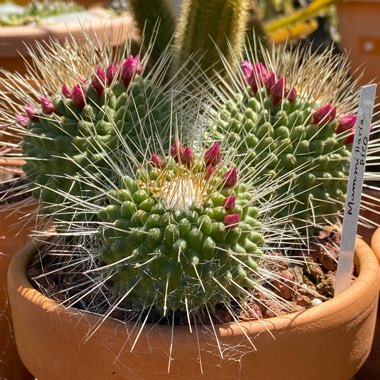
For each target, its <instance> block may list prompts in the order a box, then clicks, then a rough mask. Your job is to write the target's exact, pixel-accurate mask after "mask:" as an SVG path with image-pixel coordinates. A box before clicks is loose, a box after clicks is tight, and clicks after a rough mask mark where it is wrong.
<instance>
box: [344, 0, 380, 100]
mask: <svg viewBox="0 0 380 380" xmlns="http://www.w3.org/2000/svg"><path fill="white" fill-rule="evenodd" d="M337 15H338V31H339V34H340V37H341V41H340V44H341V46H342V47H343V48H344V49H345V50H347V53H348V56H349V59H350V61H351V63H352V74H353V76H354V77H356V78H358V77H359V75H360V73H361V71H362V70H363V69H365V71H364V75H363V76H362V77H361V78H360V83H361V84H362V85H365V84H368V83H369V82H370V81H372V80H375V82H377V83H380V72H379V66H380V30H379V28H378V26H379V19H380V2H379V1H371V0H345V1H341V2H340V3H339V4H338V5H337ZM358 69H359V71H356V70H358ZM377 95H378V96H379V95H380V88H379V87H378V89H377Z"/></svg>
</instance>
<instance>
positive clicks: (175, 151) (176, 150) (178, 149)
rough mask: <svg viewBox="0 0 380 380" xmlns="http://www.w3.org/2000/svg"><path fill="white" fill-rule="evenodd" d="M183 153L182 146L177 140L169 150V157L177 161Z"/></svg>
mask: <svg viewBox="0 0 380 380" xmlns="http://www.w3.org/2000/svg"><path fill="white" fill-rule="evenodd" d="M183 151H184V147H183V145H182V144H181V143H180V142H179V141H178V140H176V142H175V143H174V144H173V145H172V147H171V148H170V155H171V156H172V157H173V158H174V159H175V160H176V161H178V159H179V158H181V157H182V155H183Z"/></svg>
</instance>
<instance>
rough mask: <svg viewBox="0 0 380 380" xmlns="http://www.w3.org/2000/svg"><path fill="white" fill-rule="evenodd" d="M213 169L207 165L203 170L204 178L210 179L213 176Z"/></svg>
mask: <svg viewBox="0 0 380 380" xmlns="http://www.w3.org/2000/svg"><path fill="white" fill-rule="evenodd" d="M214 171H215V169H214V167H213V166H212V165H209V166H207V167H206V169H205V178H206V179H207V178H210V177H211V176H212V175H213V174H214Z"/></svg>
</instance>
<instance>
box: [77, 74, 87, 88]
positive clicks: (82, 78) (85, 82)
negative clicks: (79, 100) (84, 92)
mask: <svg viewBox="0 0 380 380" xmlns="http://www.w3.org/2000/svg"><path fill="white" fill-rule="evenodd" d="M78 80H79V83H80V84H82V85H84V86H85V85H86V84H87V83H88V80H87V79H86V78H85V77H82V75H79V76H78Z"/></svg>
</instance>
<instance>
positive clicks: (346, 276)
mask: <svg viewBox="0 0 380 380" xmlns="http://www.w3.org/2000/svg"><path fill="white" fill-rule="evenodd" d="M375 93H376V84H372V85H369V86H364V87H362V88H361V90H360V99H359V109H358V114H357V120H356V125H355V136H354V142H353V144H352V155H351V162H350V174H349V177H348V186H347V197H346V205H345V207H344V216H343V228H342V241H341V243H340V251H339V260H338V268H337V271H336V281H335V293H334V296H337V295H339V294H340V293H342V292H343V291H345V290H346V289H347V288H348V287H349V286H350V282H351V273H352V265H353V262H354V249H355V236H356V232H357V228H358V219H359V207H360V198H361V195H362V187H363V177H364V170H365V161H366V157H367V148H368V140H369V132H370V127H371V120H372V113H373V105H374V101H375Z"/></svg>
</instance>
